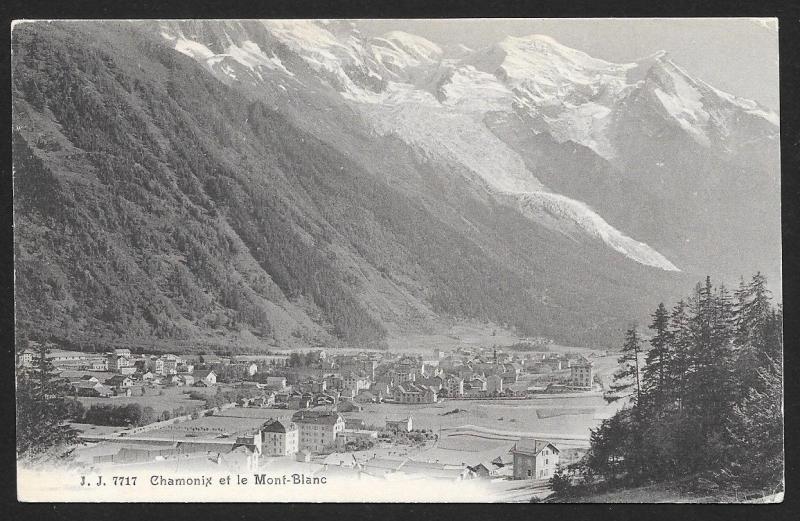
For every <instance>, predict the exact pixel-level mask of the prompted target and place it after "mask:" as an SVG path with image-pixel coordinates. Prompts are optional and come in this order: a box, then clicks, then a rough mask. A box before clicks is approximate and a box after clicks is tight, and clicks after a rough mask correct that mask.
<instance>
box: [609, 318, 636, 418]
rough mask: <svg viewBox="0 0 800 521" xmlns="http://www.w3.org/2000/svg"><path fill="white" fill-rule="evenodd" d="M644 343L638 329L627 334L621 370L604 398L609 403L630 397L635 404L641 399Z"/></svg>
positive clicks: (621, 359)
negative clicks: (640, 366)
mask: <svg viewBox="0 0 800 521" xmlns="http://www.w3.org/2000/svg"><path fill="white" fill-rule="evenodd" d="M641 344H642V341H641V338H640V337H639V333H638V332H637V331H636V327H632V328H630V329H628V331H626V332H625V343H624V344H623V346H622V355H621V356H620V358H619V360H618V362H619V364H620V368H619V369H618V370H617V371H616V372H615V373H614V380H613V382H612V383H611V385H610V386H609V387H610V389H609V392H608V393H606V395H605V396H604V398H605V399H606V401H608V402H609V403H611V402H615V401H617V400H620V399H622V398H628V397H630V398H631V399H632V401H633V403H634V404H635V403H638V402H639V400H640V398H641V391H642V389H641V381H640V376H639V356H640V355H641V352H642V348H641V347H642V346H641Z"/></svg>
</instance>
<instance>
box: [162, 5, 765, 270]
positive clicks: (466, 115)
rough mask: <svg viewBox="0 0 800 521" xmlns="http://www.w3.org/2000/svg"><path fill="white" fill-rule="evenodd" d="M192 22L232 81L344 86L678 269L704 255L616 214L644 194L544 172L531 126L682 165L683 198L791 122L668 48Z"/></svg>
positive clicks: (654, 183) (447, 153)
mask: <svg viewBox="0 0 800 521" xmlns="http://www.w3.org/2000/svg"><path fill="white" fill-rule="evenodd" d="M188 32H189V33H191V34H187V26H186V25H183V24H181V23H177V24H176V23H169V24H161V36H162V37H163V38H164V39H165V40H166V41H168V42H169V44H170V45H172V46H173V47H174V48H175V49H176V50H178V51H179V52H182V53H184V54H187V55H189V56H191V57H192V58H194V59H196V60H198V61H199V62H201V63H203V64H204V65H205V66H206V67H207V68H208V69H209V70H211V71H212V72H213V73H215V74H216V75H217V76H218V77H220V79H222V80H223V81H226V82H239V83H247V84H249V85H250V86H251V88H253V87H255V88H258V87H259V86H263V88H264V89H265V91H268V90H269V89H274V88H275V84H276V82H277V81H278V80H277V78H280V80H279V81H280V88H281V89H282V90H283V91H284V92H286V91H287V89H291V88H292V85H294V87H295V88H296V89H298V90H301V89H308V88H311V86H310V85H309V83H310V82H311V81H314V82H317V81H320V82H321V84H322V87H318V86H314V88H323V89H327V90H329V91H331V92H333V93H335V94H336V95H338V96H339V98H340V99H341V100H342V101H344V102H345V103H347V104H349V105H350V106H351V107H352V108H353V109H355V110H356V111H357V112H358V113H360V114H362V115H363V117H364V119H365V120H366V121H367V122H368V123H369V125H371V126H372V128H373V130H374V131H375V132H377V133H378V134H380V135H384V136H389V135H391V136H397V137H400V138H401V139H403V140H404V141H406V142H407V143H410V144H412V145H413V146H414V147H416V148H418V149H419V150H420V152H421V153H423V154H425V155H426V156H428V157H431V158H434V159H436V160H439V161H444V162H446V163H451V164H458V165H459V166H461V167H464V168H466V169H468V170H469V171H471V172H473V173H474V174H476V179H478V180H479V181H480V182H481V183H483V184H484V185H485V187H486V188H487V189H488V190H490V191H491V192H494V193H497V194H498V195H500V196H502V197H504V198H506V197H508V196H511V200H512V201H513V200H516V203H511V204H514V205H515V206H516V207H517V208H518V209H520V211H522V212H523V213H524V214H525V215H526V216H528V217H530V218H531V219H533V220H536V221H538V222H540V223H543V222H548V223H550V224H553V223H557V224H556V225H555V226H554V228H555V229H558V230H562V231H564V233H568V234H569V235H570V237H573V238H576V239H577V238H579V237H582V238H583V240H599V241H602V242H603V243H604V244H606V245H607V246H608V247H609V248H611V249H613V250H614V251H616V252H619V253H621V254H622V255H625V256H626V257H628V258H629V259H631V260H634V261H636V262H639V263H641V264H645V265H648V266H653V267H657V268H661V269H664V270H677V269H678V268H679V267H680V266H681V263H682V262H688V263H689V264H691V265H692V267H693V268H697V265H696V263H695V260H696V259H694V258H693V257H692V256H691V255H686V256H684V255H682V253H681V251H680V248H681V245H680V244H675V243H676V242H677V240H675V241H672V242H670V241H667V240H661V238H660V237H655V236H654V235H653V234H647V235H646V236H644V237H637V236H636V233H638V230H644V229H646V228H648V227H647V226H645V225H643V224H642V223H641V222H638V221H637V220H635V221H631V219H635V216H628V217H627V218H623V219H616V218H615V219H614V221H613V224H612V223H610V222H608V221H607V219H605V218H604V216H603V212H606V213H609V211H608V210H607V209H606V208H605V205H609V206H613V205H614V204H618V203H622V202H623V201H625V200H626V199H629V198H630V195H631V194H623V193H616V194H615V195H614V197H615V198H616V201H615V202H613V201H602V202H600V203H599V206H601V207H600V208H597V207H595V205H597V204H598V202H597V201H593V200H590V201H586V200H581V199H580V198H576V197H575V195H576V194H577V193H580V192H581V190H580V189H576V188H575V187H574V186H570V187H566V188H567V189H565V187H564V186H563V183H562V182H561V180H560V179H556V180H552V179H551V180H545V179H542V178H541V175H542V172H541V169H542V168H541V166H542V165H540V164H534V163H535V162H534V161H532V160H531V158H530V156H531V151H530V147H528V146H526V142H525V140H524V139H522V138H521V137H520V136H523V137H524V136H525V135H529V136H530V139H533V140H535V139H541V137H535V136H548V137H547V139H548V140H549V145H548V146H550V147H551V149H550V151H549V152H548V153H552V154H559V155H563V154H564V151H565V150H567V149H569V147H572V146H576V145H577V146H580V147H584V148H585V149H588V151H590V153H591V154H594V155H595V156H596V157H597V159H595V160H592V161H602V162H604V164H605V165H607V168H608V169H610V171H613V172H614V173H613V174H610V175H613V176H614V177H615V178H619V179H624V180H625V182H626V183H634V184H636V183H644V184H648V185H650V186H649V187H647V188H644V190H645V191H647V190H652V189H655V190H659V189H660V188H659V186H658V185H663V184H664V183H667V184H668V185H669V184H672V181H670V179H669V177H674V178H675V179H674V185H675V186H671V187H669V188H668V189H666V190H665V193H666V192H668V193H669V194H670V197H666V196H664V197H663V198H662V200H661V201H660V203H658V204H661V205H664V206H669V205H674V204H675V202H676V201H677V200H680V198H683V197H686V196H687V195H691V194H694V196H693V197H697V193H698V191H700V192H703V193H704V192H705V191H708V190H709V189H711V188H712V186H716V184H717V183H725V182H727V181H726V180H725V179H724V175H725V174H724V173H723V174H720V173H719V172H718V171H721V170H724V168H726V167H725V166H720V165H725V163H726V162H727V161H730V160H731V158H734V160H736V159H738V158H737V155H738V154H740V152H741V151H742V150H745V149H747V147H753V146H754V142H755V143H756V145H758V144H760V143H761V141H765V140H766V141H772V142H773V143H774V142H775V141H776V136H777V132H778V129H777V116H776V115H775V114H774V113H772V112H770V111H768V110H766V109H764V108H763V107H761V106H759V105H758V104H757V103H755V102H753V101H750V100H744V99H741V98H737V97H735V96H732V95H729V94H727V93H724V92H721V91H719V90H718V89H715V88H714V87H712V86H710V85H708V84H706V83H705V82H703V81H701V80H697V79H694V78H692V77H691V76H690V75H689V74H687V73H686V72H685V71H684V70H682V69H681V68H680V67H679V66H678V65H676V64H675V63H674V62H673V61H672V60H671V59H670V58H669V56H668V55H667V54H666V53H664V52H659V53H656V54H654V55H652V56H648V57H645V58H643V59H641V60H637V61H635V62H631V63H622V64H617V63H610V62H607V61H604V60H600V59H596V58H593V57H591V56H589V55H588V54H586V53H584V52H581V51H578V50H575V49H571V48H568V47H566V46H564V45H561V44H560V43H558V42H557V41H555V40H554V39H552V38H550V37H548V36H544V35H532V36H528V37H507V38H505V39H504V40H502V41H500V42H498V43H496V44H494V45H492V46H490V47H488V48H484V49H478V50H471V49H468V48H464V47H461V48H459V49H456V50H454V51H448V52H446V51H445V50H443V49H442V48H441V47H440V46H438V45H437V44H435V43H433V42H430V41H428V40H426V39H425V38H422V37H420V36H416V35H412V34H408V33H405V32H402V31H392V32H389V33H387V34H385V35H383V36H382V37H377V38H375V37H373V38H367V37H365V36H363V35H361V34H360V33H359V31H358V30H357V29H356V28H355V27H354V25H353V24H352V23H349V22H345V21H304V20H282V21H265V22H263V23H256V22H252V23H248V25H243V24H241V23H234V24H232V26H231V27H230V28H228V29H226V30H224V31H223V34H221V35H214V36H213V37H211V38H210V40H211V41H209V37H208V35H204V34H202V33H203V31H202V30H200V31H198V30H197V28H192V29H191V30H189V31H188ZM195 38H199V40H198V39H195ZM203 38H205V41H203ZM288 62H292V65H287V63H288ZM300 62H302V63H300ZM304 71H305V72H304ZM308 71H310V72H311V73H312V74H311V76H316V77H315V78H313V79H311V78H310V76H309V74H308ZM520 126H521V127H522V128H521V129H520ZM663 143H667V144H668V145H669V146H667V145H663V146H662V144H663ZM559 147H566V148H565V149H564V150H558V148H559ZM679 147H681V148H685V149H687V150H690V151H691V153H692V154H698V155H700V156H703V155H708V156H710V157H713V158H714V159H715V160H717V161H718V163H719V165H718V164H715V166H714V167H713V168H710V170H712V172H711V173H710V174H708V179H704V180H699V179H698V178H699V177H702V176H698V175H696V174H695V173H693V172H691V171H689V170H687V169H686V163H687V162H691V161H692V159H691V158H686V157H680V158H679V159H680V160H679V161H678V160H676V159H675V157H674V149H675V148H679ZM662 152H663V153H662ZM670 155H672V156H673V157H670ZM645 159H646V160H647V162H646V163H645V164H643V161H644V160H645ZM676 162H677V164H675V163H676ZM569 168H571V169H573V168H574V169H577V170H581V169H583V168H585V169H586V170H587V171H586V172H580V171H578V172H570V173H569V174H564V175H563V178H564V179H567V178H574V179H578V180H582V182H584V183H591V182H592V180H593V176H595V175H596V174H595V173H594V172H593V171H592V170H593V168H592V167H590V166H584V165H581V164H580V163H573V164H572V165H570V166H569ZM665 175H666V178H665ZM553 181H555V182H553ZM712 181H713V182H712ZM615 182H616V181H615ZM626 186H627V185H626ZM654 187H655V188H654ZM619 190H622V189H621V188H620V189H619ZM619 190H618V191H619ZM649 196H652V197H655V198H656V199H658V198H660V197H661V195H658V194H656V195H653V194H652V193H651V194H649ZM611 213H615V214H616V211H615V210H613V209H612V210H611ZM661 213H664V212H661ZM640 217H641V215H639V218H640ZM639 220H640V219H639ZM660 224H662V225H664V226H670V225H671V223H669V222H665V223H660ZM675 227H676V228H678V229H679V231H678V232H676V235H681V234H683V236H684V239H685V241H686V242H690V241H691V238H690V235H691V231H690V228H691V225H690V224H689V223H686V222H676V223H675ZM626 228H629V229H630V231H628V230H626ZM652 228H653V227H650V229H652ZM567 230H568V231H567ZM579 232H580V233H579ZM678 240H680V239H678ZM649 241H655V242H657V243H658V244H657V245H653V244H649ZM659 247H665V248H666V249H667V252H659V251H658V250H657V248H659ZM670 256H676V257H677V259H668V257H670ZM684 259H686V260H684Z"/></svg>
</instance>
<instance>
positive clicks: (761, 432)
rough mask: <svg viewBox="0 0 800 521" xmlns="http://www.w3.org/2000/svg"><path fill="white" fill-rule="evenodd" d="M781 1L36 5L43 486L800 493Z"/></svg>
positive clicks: (22, 79)
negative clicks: (695, 4)
mask: <svg viewBox="0 0 800 521" xmlns="http://www.w3.org/2000/svg"><path fill="white" fill-rule="evenodd" d="M778 25H779V24H778V20H777V19H776V18H743V17H739V18H581V19H575V18H481V19H476V18H471V19H468V18H450V19H447V18H438V19H389V18H384V19H366V18H365V19H263V20H262V19H241V20H237V19H149V20H144V19H142V20H66V19H64V20H16V21H14V22H13V24H12V27H11V42H10V50H11V57H10V62H11V78H10V82H11V114H12V121H11V126H12V129H11V137H12V154H13V255H14V258H13V263H14V266H13V270H14V288H13V291H14V318H13V325H14V330H15V334H14V337H13V338H11V337H10V336H9V343H10V342H11V340H13V341H14V364H15V371H14V374H15V376H16V379H15V380H16V381H15V389H16V392H15V396H16V462H17V469H16V470H17V491H16V494H17V498H18V500H19V501H22V502H34V503H39V502H65V503H72V502H88V503H95V502H131V503H140V502H146V503H158V502H175V501H178V502H264V503H285V502H348V503H352V502H356V503H374V502H401V503H402V502H422V503H452V502H456V503H464V502H478V503H781V502H783V500H784V492H785V479H784V467H785V465H784V373H783V364H784V358H783V289H782V285H783V279H782V240H781V232H782V230H781V152H780V120H779V114H780V106H779V105H780V96H779V52H778V34H779V27H778ZM787 242H788V241H787ZM12 440H13V439H12ZM12 444H13V441H12ZM760 508H763V507H760Z"/></svg>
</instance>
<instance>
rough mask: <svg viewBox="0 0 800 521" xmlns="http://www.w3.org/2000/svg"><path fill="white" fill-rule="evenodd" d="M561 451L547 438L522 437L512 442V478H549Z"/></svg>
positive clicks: (554, 469) (553, 471)
mask: <svg viewBox="0 0 800 521" xmlns="http://www.w3.org/2000/svg"><path fill="white" fill-rule="evenodd" d="M560 452H561V451H560V450H559V449H558V447H556V446H555V445H553V444H552V443H550V442H549V441H547V440H537V439H534V438H522V439H520V440H519V441H517V442H516V443H515V444H514V447H513V448H512V449H511V454H513V456H514V479H550V478H551V477H553V474H554V473H555V471H556V467H557V466H558V456H559V453H560Z"/></svg>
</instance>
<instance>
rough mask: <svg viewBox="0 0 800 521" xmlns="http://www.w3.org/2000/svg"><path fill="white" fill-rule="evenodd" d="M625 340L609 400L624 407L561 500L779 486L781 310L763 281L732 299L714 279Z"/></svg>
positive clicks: (558, 483)
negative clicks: (643, 489) (662, 485)
mask: <svg viewBox="0 0 800 521" xmlns="http://www.w3.org/2000/svg"><path fill="white" fill-rule="evenodd" d="M648 328H649V330H650V331H651V332H652V334H651V337H650V339H649V340H648V341H644V340H643V338H642V336H641V333H640V332H639V331H637V329H636V328H635V327H633V328H631V329H629V330H628V331H627V332H626V334H625V341H624V344H623V347H622V351H621V356H620V358H619V364H620V367H619V369H618V370H617V372H616V373H615V374H614V378H613V382H612V383H611V385H610V386H609V389H608V391H607V392H606V395H605V398H606V400H607V401H608V402H614V401H617V400H625V401H626V404H625V405H624V406H623V408H622V409H620V410H619V411H618V412H617V413H616V414H615V415H614V416H613V417H611V418H609V419H607V420H604V421H603V422H602V424H601V425H600V427H599V428H598V429H596V430H594V431H593V432H592V435H591V446H590V449H589V451H588V453H587V455H586V457H585V458H584V459H583V460H582V461H580V462H579V463H577V464H575V465H572V466H570V467H569V468H568V469H565V470H562V471H560V472H558V473H557V474H556V476H555V477H554V479H553V481H552V483H551V485H553V489H554V491H555V492H556V494H557V495H569V494H579V493H581V490H582V491H583V492H586V491H591V490H595V491H596V490H598V489H599V488H600V487H601V485H599V483H601V482H602V483H603V485H602V487H603V488H608V487H614V486H637V485H641V484H644V483H647V482H653V481H666V480H676V479H686V477H687V476H689V477H690V478H689V480H690V481H694V482H695V483H697V482H699V481H702V482H709V483H712V484H713V486H714V487H715V488H716V487H719V488H720V489H724V490H727V491H731V492H733V491H738V490H744V491H753V490H757V491H764V492H774V491H777V490H779V489H782V486H783V409H782V399H783V365H782V352H783V336H782V334H783V333H782V331H783V310H782V307H781V306H780V305H776V304H774V303H773V301H772V297H771V293H770V291H769V289H768V287H767V280H766V278H765V277H764V276H763V275H761V274H760V273H759V274H756V275H755V276H753V278H752V279H751V280H750V281H748V282H745V281H744V280H742V281H741V283H740V284H739V287H738V289H736V290H735V291H733V292H731V291H730V290H728V289H727V288H726V287H725V286H724V285H723V284H720V285H719V286H717V287H715V286H714V285H713V284H712V282H711V279H710V278H709V277H707V278H706V280H705V282H704V283H698V284H697V286H696V287H695V289H694V291H693V292H692V294H691V295H690V296H689V297H687V298H686V299H683V300H681V301H679V302H678V303H677V304H675V305H674V306H673V307H672V309H668V308H667V307H666V306H665V305H664V304H663V303H662V304H659V305H658V307H657V308H656V309H655V311H654V312H653V314H652V322H651V323H650V324H649V326H648Z"/></svg>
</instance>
